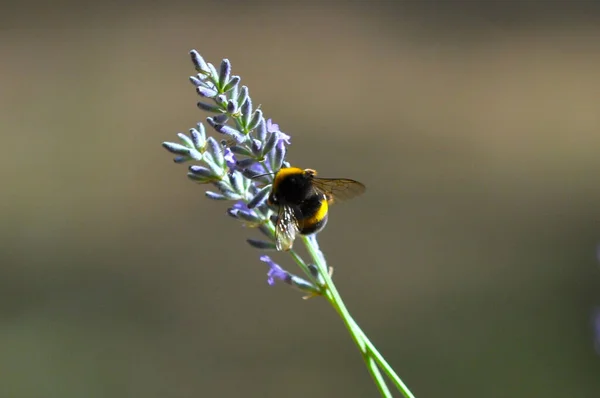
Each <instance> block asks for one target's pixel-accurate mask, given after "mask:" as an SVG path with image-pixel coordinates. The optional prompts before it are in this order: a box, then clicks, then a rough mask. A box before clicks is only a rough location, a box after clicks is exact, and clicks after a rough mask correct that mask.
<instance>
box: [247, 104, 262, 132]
mask: <svg viewBox="0 0 600 398" xmlns="http://www.w3.org/2000/svg"><path fill="white" fill-rule="evenodd" d="M261 119H263V113H262V111H261V110H260V109H257V110H256V111H255V112H254V115H253V116H252V120H250V123H249V124H248V130H254V129H255V128H256V126H258V123H260V121H261Z"/></svg>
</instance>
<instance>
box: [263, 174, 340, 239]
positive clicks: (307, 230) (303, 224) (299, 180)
mask: <svg viewBox="0 0 600 398" xmlns="http://www.w3.org/2000/svg"><path fill="white" fill-rule="evenodd" d="M313 178H314V172H313V171H312V170H302V169H299V168H295V167H290V168H286V169H282V170H281V171H280V172H279V173H278V174H277V176H276V177H275V181H274V182H273V190H272V191H271V194H270V195H269V203H271V204H274V205H277V206H288V207H290V208H291V209H292V210H293V213H294V216H295V217H296V220H297V221H298V232H299V233H300V234H302V235H310V234H314V233H316V232H319V231H320V230H322V229H323V228H324V227H325V224H327V207H328V206H327V198H326V197H325V195H324V194H323V193H321V192H319V191H317V190H316V189H315V187H314V185H313Z"/></svg>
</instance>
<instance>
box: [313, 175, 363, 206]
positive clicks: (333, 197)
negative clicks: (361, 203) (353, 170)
mask: <svg viewBox="0 0 600 398" xmlns="http://www.w3.org/2000/svg"><path fill="white" fill-rule="evenodd" d="M313 184H314V186H315V188H317V190H319V191H321V192H322V193H324V194H325V196H326V197H327V200H328V201H329V202H330V203H335V202H343V201H345V200H348V199H352V198H354V197H356V196H358V195H361V194H362V193H363V192H365V190H366V189H367V188H366V187H365V186H364V185H363V184H362V183H360V182H358V181H355V180H350V179H348V178H317V177H315V178H314V179H313Z"/></svg>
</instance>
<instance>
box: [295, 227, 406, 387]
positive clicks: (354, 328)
mask: <svg viewBox="0 0 600 398" xmlns="http://www.w3.org/2000/svg"><path fill="white" fill-rule="evenodd" d="M303 240H304V244H305V245H306V248H307V249H308V252H309V253H310V255H311V257H312V258H313V260H314V261H315V263H316V265H317V268H318V269H319V272H320V273H321V276H322V278H323V280H324V281H325V285H326V287H327V289H326V291H325V297H326V298H327V300H328V301H329V302H330V303H331V305H332V306H333V307H334V308H335V310H336V311H337V312H338V314H339V315H340V317H341V318H342V320H343V322H344V324H345V325H346V328H347V329H348V331H349V332H350V335H351V336H352V338H353V340H354V342H355V343H356V345H357V346H358V348H359V350H360V352H361V354H362V356H363V359H364V361H365V364H366V365H367V368H368V369H369V372H370V373H371V376H372V377H373V380H374V381H375V384H376V385H377V387H378V388H379V391H380V393H381V395H382V396H384V397H391V394H390V392H389V389H388V387H387V385H386V384H385V380H383V377H382V376H381V373H380V369H379V368H381V370H383V371H384V372H385V373H386V374H387V376H388V377H389V378H390V380H391V381H392V382H393V383H394V385H395V386H396V387H397V388H398V391H400V392H401V393H402V395H403V396H404V397H405V398H414V395H413V394H412V393H411V392H410V390H409V389H408V387H407V386H406V385H405V384H404V383H403V382H402V380H401V379H400V377H399V376H398V375H397V374H396V372H394V370H393V369H392V367H391V366H390V365H389V364H388V363H387V361H386V360H385V359H384V358H383V356H382V355H381V354H380V353H379V351H378V350H377V349H376V348H375V346H374V345H373V343H372V342H371V341H370V340H369V338H368V337H367V336H366V334H365V333H364V332H363V331H362V329H361V328H360V327H359V326H358V324H357V323H356V321H354V319H353V318H352V316H351V315H350V312H349V311H348V309H347V308H346V306H345V304H344V302H343V300H342V298H341V296H340V294H339V293H338V291H337V288H336V287H335V284H334V283H333V280H332V279H331V277H330V275H329V270H328V267H327V262H326V261H325V257H324V256H323V253H322V252H321V250H320V249H319V246H318V243H317V240H316V238H315V237H314V236H308V237H306V236H303ZM376 365H379V367H378V366H376Z"/></svg>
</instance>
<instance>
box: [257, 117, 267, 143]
mask: <svg viewBox="0 0 600 398" xmlns="http://www.w3.org/2000/svg"><path fill="white" fill-rule="evenodd" d="M256 138H258V140H259V141H262V142H265V140H266V139H267V124H266V122H265V118H264V117H263V118H261V119H260V120H259V121H258V125H257V126H256Z"/></svg>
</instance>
